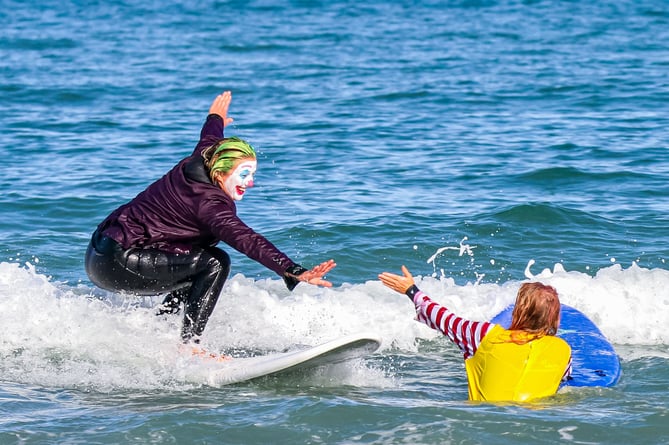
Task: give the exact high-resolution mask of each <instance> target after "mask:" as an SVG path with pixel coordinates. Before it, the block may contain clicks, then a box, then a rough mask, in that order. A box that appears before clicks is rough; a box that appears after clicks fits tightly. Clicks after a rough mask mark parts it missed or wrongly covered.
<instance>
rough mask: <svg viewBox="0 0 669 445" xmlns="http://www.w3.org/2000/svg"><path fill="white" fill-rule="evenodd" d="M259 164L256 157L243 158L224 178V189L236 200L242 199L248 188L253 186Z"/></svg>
mask: <svg viewBox="0 0 669 445" xmlns="http://www.w3.org/2000/svg"><path fill="white" fill-rule="evenodd" d="M257 166H258V162H257V161H255V160H254V159H245V160H243V161H242V162H241V164H239V165H238V166H237V167H235V168H234V169H233V170H232V171H231V172H230V173H229V174H228V175H227V176H226V177H225V178H224V179H223V183H222V184H221V185H222V187H221V188H222V189H223V191H224V192H225V193H226V194H227V195H228V196H229V197H231V198H232V199H234V200H235V201H241V199H242V197H244V193H245V192H246V189H247V188H251V187H253V175H254V174H255V172H256V167H257Z"/></svg>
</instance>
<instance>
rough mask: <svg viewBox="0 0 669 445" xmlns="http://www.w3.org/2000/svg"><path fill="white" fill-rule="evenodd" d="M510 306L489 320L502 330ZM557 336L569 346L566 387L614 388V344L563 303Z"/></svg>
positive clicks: (616, 364)
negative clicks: (570, 362) (570, 359)
mask: <svg viewBox="0 0 669 445" xmlns="http://www.w3.org/2000/svg"><path fill="white" fill-rule="evenodd" d="M512 312H513V305H511V306H509V307H507V308H506V309H504V310H503V311H502V312H500V313H499V314H497V315H496V316H495V317H494V318H493V319H492V320H491V321H492V322H493V323H496V324H499V325H501V326H503V327H504V328H508V327H509V326H510V325H511V314H512ZM557 336H558V337H560V338H562V339H564V341H566V342H567V343H568V344H569V346H570V347H571V355H572V372H571V378H570V379H569V380H567V381H566V382H565V383H564V385H565V386H613V385H615V384H616V383H617V382H618V379H619V378H620V359H619V358H618V354H616V351H615V350H614V349H613V345H611V343H610V342H609V341H608V340H607V339H606V337H605V336H604V334H602V332H601V331H600V330H599V328H598V327H597V326H596V325H595V324H594V323H593V322H592V320H590V319H589V318H588V317H587V316H586V315H585V314H584V313H582V312H581V311H579V310H578V309H575V308H573V307H571V306H567V305H566V304H563V305H562V306H561V309H560V328H559V329H558V333H557Z"/></svg>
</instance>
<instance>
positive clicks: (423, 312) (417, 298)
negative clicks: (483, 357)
mask: <svg viewBox="0 0 669 445" xmlns="http://www.w3.org/2000/svg"><path fill="white" fill-rule="evenodd" d="M412 299H413V303H414V305H415V306H416V316H417V319H418V321H420V322H422V323H425V324H426V325H428V326H429V327H431V328H432V329H436V330H437V331H439V332H441V333H442V334H444V335H445V336H447V337H448V338H449V339H450V340H451V341H452V342H453V343H455V344H456V345H457V346H458V347H459V348H460V350H461V351H462V352H463V353H464V356H465V360H466V359H468V358H469V357H471V356H472V355H474V353H475V352H476V350H477V349H478V347H479V345H480V344H481V340H483V337H485V335H486V334H487V333H488V331H489V330H490V329H491V328H492V327H493V326H494V324H493V323H490V322H487V321H471V320H466V319H464V318H462V317H459V316H457V315H455V314H454V313H453V312H451V311H450V310H449V309H448V308H446V307H444V306H442V305H440V304H439V303H435V302H434V301H432V300H431V299H430V297H428V296H427V295H426V294H425V293H423V291H421V290H419V289H416V292H415V293H414V294H413V298H412Z"/></svg>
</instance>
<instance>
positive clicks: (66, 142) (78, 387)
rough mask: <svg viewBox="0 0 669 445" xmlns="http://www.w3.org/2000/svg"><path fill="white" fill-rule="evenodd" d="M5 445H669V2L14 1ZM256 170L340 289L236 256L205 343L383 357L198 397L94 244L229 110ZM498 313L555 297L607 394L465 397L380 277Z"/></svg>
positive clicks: (5, 191) (266, 194)
mask: <svg viewBox="0 0 669 445" xmlns="http://www.w3.org/2000/svg"><path fill="white" fill-rule="evenodd" d="M0 73H1V75H0V159H1V161H0V444H514V445H516V444H555V443H573V444H664V443H668V442H669V329H667V326H669V264H668V262H669V3H668V2H666V1H664V0H610V1H600V0H593V1H550V0H526V1H518V0H478V1H476V0H453V1H437V0H433V1H397V2H390V1H380V0H367V1H364V2H352V1H343V0H333V1H307V0H304V1H297V0H296V1H279V0H251V1H212V0H204V1H201V2H187V1H170V2H162V1H154V0H146V1H137V0H127V1H121V0H110V1H106V2H102V1H81V0H59V1H55V0H41V1H33V2H23V1H10V0H0ZM224 90H230V91H232V94H233V100H232V104H231V107H230V112H229V114H230V116H231V117H233V118H234V119H235V120H234V123H233V124H232V125H231V126H230V127H228V129H227V130H226V134H227V135H237V136H240V137H243V138H245V139H247V140H249V141H250V142H251V143H252V144H253V145H254V146H255V147H256V149H257V150H258V152H259V170H258V174H257V177H256V186H255V187H254V188H253V189H252V190H250V191H249V193H247V194H246V195H245V197H244V199H243V201H241V202H240V203H239V206H238V210H239V215H240V216H241V217H242V219H243V220H244V221H245V222H246V223H247V224H249V225H250V226H252V227H253V228H254V229H256V230H257V231H258V232H260V233H262V234H264V235H265V236H266V237H267V238H268V239H270V240H271V241H272V242H273V243H274V244H276V245H277V246H278V247H279V248H280V249H282V250H283V251H284V252H286V253H287V254H288V255H289V256H291V258H293V259H294V260H295V261H297V262H299V263H301V264H303V265H304V266H307V267H311V266H313V265H315V264H317V263H319V262H321V261H325V260H327V259H329V258H333V259H334V260H335V261H336V262H337V264H338V266H337V267H336V269H334V270H333V271H332V272H331V273H330V274H329V275H328V278H329V279H330V280H332V282H333V284H334V286H333V287H332V288H329V289H326V288H317V287H313V286H309V285H306V284H300V285H299V286H298V287H297V288H296V289H295V291H293V292H292V293H291V292H289V291H288V290H286V288H285V286H284V285H283V283H282V281H281V279H280V278H279V277H278V276H276V275H274V274H273V273H272V272H271V271H269V270H266V269H264V268H263V267H262V266H260V265H259V264H257V263H254V262H253V261H251V260H249V259H247V258H246V257H244V256H243V255H241V254H239V253H237V252H235V251H232V250H231V249H229V248H227V246H225V245H221V247H223V248H226V249H227V251H228V252H229V253H230V254H231V256H232V260H233V266H232V272H231V276H230V278H229V280H228V282H227V283H226V285H225V287H224V289H223V291H222V295H221V298H220V300H219V304H218V307H217V308H216V311H215V312H214V314H213V316H212V318H211V320H210V322H209V325H208V327H207V330H206V331H205V335H204V338H203V340H202V341H203V345H204V346H205V347H207V348H208V349H210V350H212V351H219V352H223V353H227V354H230V355H233V356H236V355H245V354H246V355H248V354H262V353H266V352H273V351H282V350H286V349H291V348H295V347H296V346H298V345H315V344H318V343H321V342H324V341H327V340H330V339H332V338H336V337H339V336H342V335H346V334H350V333H355V332H359V331H372V332H375V333H376V334H377V335H378V336H379V337H381V338H382V340H383V343H382V346H381V348H380V349H379V351H378V352H376V353H374V354H372V355H370V356H368V357H366V358H364V359H361V360H357V361H353V362H349V363H346V364H343V365H337V366H335V367H332V368H327V369H321V370H317V371H314V372H311V373H303V374H299V375H288V376H283V377H274V378H266V379H261V380H258V381H253V382H249V383H243V384H238V385H233V386H220V387H217V386H212V385H209V384H208V383H207V379H206V372H205V371H206V370H205V368H204V366H205V365H204V364H199V363H197V362H196V363H194V362H193V361H192V360H193V359H190V358H188V357H184V354H183V353H181V352H180V351H179V348H178V343H179V341H178V338H179V326H180V321H181V320H180V318H179V316H173V317H157V316H156V315H155V305H156V304H157V303H159V301H160V297H155V298H154V297H144V298H136V297H133V296H131V295H124V294H115V293H110V292H107V291H103V290H101V289H98V288H97V287H95V286H94V285H93V284H91V282H90V281H89V280H88V277H87V276H86V273H85V271H84V267H83V257H84V252H85V249H86V246H87V244H88V240H89V237H90V234H91V233H92V231H93V230H94V228H95V226H96V225H97V224H98V223H99V222H100V221H101V220H102V219H103V218H104V217H105V216H106V215H107V214H109V213H110V212H111V211H112V210H114V209H115V208H116V207H117V206H119V205H121V204H123V203H125V202H127V201H128V200H129V199H131V198H132V197H134V196H135V195H136V194H137V193H139V192H140V191H142V190H143V189H144V187H146V186H147V185H148V184H150V183H151V182H152V181H154V180H156V179H157V178H159V177H160V176H161V175H163V174H164V173H165V172H166V171H168V170H169V169H170V168H171V167H172V166H173V165H174V164H176V163H177V162H178V161H179V160H180V159H181V158H182V157H183V156H186V155H187V154H189V153H190V152H191V151H192V149H193V147H194V145H195V144H196V142H197V140H198V136H199V131H200V128H201V125H202V123H203V122H204V119H205V117H206V115H207V111H208V109H209V105H210V103H211V101H212V100H213V99H214V97H215V96H216V95H217V94H219V93H220V92H222V91H224ZM403 264H404V265H406V266H407V267H408V268H409V269H410V270H411V272H412V273H413V274H415V275H416V277H417V282H418V285H419V286H420V287H421V289H423V290H424V291H425V292H427V293H428V294H429V295H431V296H432V297H433V298H434V299H436V300H437V301H440V302H442V303H443V304H445V305H447V306H449V307H451V308H452V309H454V310H455V311H456V312H458V313H459V314H460V315H462V316H465V317H468V318H472V319H478V320H483V319H490V318H492V317H493V316H494V315H495V314H496V313H498V312H499V311H500V310H502V309H503V308H504V307H506V306H507V305H508V304H510V303H511V302H513V300H514V297H515V294H516V292H517V290H518V287H519V286H520V284H521V283H523V282H525V281H528V280H540V281H542V282H545V283H547V284H550V285H553V286H555V287H556V288H557V289H558V292H559V293H560V296H561V299H562V302H563V303H566V304H569V305H571V306H574V307H576V308H577V309H580V310H581V311H583V312H584V313H585V314H586V315H588V316H589V317H590V318H591V319H592V320H593V321H594V322H595V323H596V324H597V325H598V326H599V328H600V329H601V330H602V332H603V333H604V334H605V335H606V336H607V337H608V338H609V340H610V341H611V342H612V343H613V345H614V346H615V348H616V351H617V353H618V355H619V357H620V360H621V363H622V376H621V378H620V381H619V383H618V384H617V385H616V386H614V387H611V388H574V389H571V390H565V391H561V392H560V393H558V394H557V395H556V396H555V397H551V398H549V399H546V400H543V401H541V402H539V403H534V404H530V405H518V404H485V403H484V404H475V403H471V402H468V401H467V384H466V377H465V373H464V366H463V362H462V356H461V354H460V353H459V352H458V350H457V349H456V348H455V347H454V346H453V345H451V344H450V343H449V342H448V340H447V339H446V338H445V337H442V336H440V335H439V334H437V333H436V332H435V331H432V330H430V329H429V328H427V327H426V326H423V325H421V324H419V323H417V322H416V321H415V320H414V313H413V307H412V305H411V303H410V301H409V300H408V299H407V298H406V297H405V296H402V295H400V294H397V293H393V292H392V291H390V290H388V289H386V288H384V287H383V286H382V285H381V284H380V282H379V281H378V279H377V275H378V274H379V273H380V272H382V271H392V272H399V269H400V266H401V265H403Z"/></svg>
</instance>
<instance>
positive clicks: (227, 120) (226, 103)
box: [209, 91, 234, 127]
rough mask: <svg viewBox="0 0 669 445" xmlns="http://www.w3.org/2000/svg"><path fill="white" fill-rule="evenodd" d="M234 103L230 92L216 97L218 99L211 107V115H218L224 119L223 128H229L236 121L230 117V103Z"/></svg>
mask: <svg viewBox="0 0 669 445" xmlns="http://www.w3.org/2000/svg"><path fill="white" fill-rule="evenodd" d="M231 101H232V93H231V92H230V91H224V92H223V93H221V94H219V95H218V96H216V99H214V101H213V102H212V104H211V107H209V114H218V115H219V116H221V118H222V119H223V126H224V127H227V126H228V125H230V124H231V123H232V121H234V119H233V118H231V117H228V108H229V107H230V102H231Z"/></svg>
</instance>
